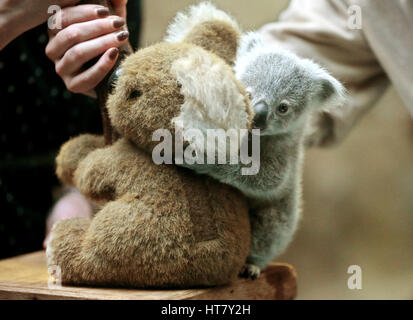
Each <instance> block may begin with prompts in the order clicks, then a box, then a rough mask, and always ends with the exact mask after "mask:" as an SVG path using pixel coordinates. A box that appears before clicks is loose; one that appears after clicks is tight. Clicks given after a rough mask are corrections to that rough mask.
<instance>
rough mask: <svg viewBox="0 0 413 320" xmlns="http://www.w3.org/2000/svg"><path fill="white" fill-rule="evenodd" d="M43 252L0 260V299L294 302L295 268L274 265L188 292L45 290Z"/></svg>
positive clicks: (66, 288)
mask: <svg viewBox="0 0 413 320" xmlns="http://www.w3.org/2000/svg"><path fill="white" fill-rule="evenodd" d="M48 279H49V274H48V273H47V268H46V257H45V254H44V252H43V251H39V252H35V253H30V254H26V255H22V256H18V257H15V258H10V259H6V260H1V261H0V299H97V300H131V299H133V300H153V299H156V300H159V299H161V300H163V299H165V300H187V299H199V300H202V299H211V300H213V299H225V300H227V299H228V300H230V299H239V300H244V299H293V298H294V297H295V296H296V291H297V288H296V286H297V284H296V283H297V282H296V274H295V271H294V268H293V267H292V266H290V265H288V264H282V263H273V264H271V265H270V266H269V267H268V268H267V270H266V271H265V272H264V273H263V274H262V275H261V276H260V277H259V278H258V279H256V280H249V279H248V280H247V279H238V280H237V281H236V282H235V283H233V284H231V285H227V286H222V287H215V288H208V289H191V290H132V289H117V288H91V287H69V286H63V287H59V288H55V287H51V288H49V287H48Z"/></svg>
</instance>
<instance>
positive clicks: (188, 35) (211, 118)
mask: <svg viewBox="0 0 413 320" xmlns="http://www.w3.org/2000/svg"><path fill="white" fill-rule="evenodd" d="M222 13H223V12H221V11H219V10H217V9H215V8H214V7H212V5H209V4H205V5H204V6H202V5H201V6H197V7H196V8H194V9H192V11H191V10H190V11H189V12H188V13H187V15H182V14H181V16H179V15H178V16H177V17H176V18H175V21H174V23H173V24H172V25H171V26H170V27H169V29H168V36H167V37H166V39H165V41H164V42H161V43H158V44H155V45H152V46H150V47H147V48H144V49H141V50H138V51H137V52H135V53H133V54H132V55H130V56H128V57H127V58H126V59H125V60H124V61H123V63H122V64H121V67H120V69H119V70H120V71H119V72H118V73H119V74H118V77H117V79H116V82H115V85H114V88H113V91H112V93H111V94H110V95H109V97H108V103H107V106H108V111H109V116H110V119H111V122H112V125H113V127H114V128H115V130H116V131H117V132H118V133H119V134H120V135H121V136H123V137H126V138H128V139H129V140H131V141H132V142H133V143H134V144H135V145H137V146H138V147H140V148H142V149H144V150H147V151H149V152H150V151H152V149H153V147H154V146H155V145H156V144H157V143H158V142H156V141H155V142H154V141H153V139H152V135H153V133H154V132H155V131H156V130H158V129H166V130H169V132H171V134H172V135H174V133H175V131H176V129H177V128H179V129H180V130H187V129H192V128H196V129H214V128H220V129H248V128H249V127H250V125H251V122H252V119H253V113H252V110H251V108H250V106H249V100H248V95H247V92H246V91H245V89H244V87H243V86H242V85H241V83H240V82H239V81H238V80H237V79H236V78H235V76H234V72H233V70H232V68H231V64H233V61H234V59H235V56H236V49H237V45H238V40H239V38H240V37H239V34H240V31H239V29H238V27H237V25H236V24H235V22H233V21H232V20H231V19H230V18H229V17H228V16H226V15H224V16H223V15H222ZM194 21H196V23H195V22H194Z"/></svg>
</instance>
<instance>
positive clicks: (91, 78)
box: [66, 48, 119, 95]
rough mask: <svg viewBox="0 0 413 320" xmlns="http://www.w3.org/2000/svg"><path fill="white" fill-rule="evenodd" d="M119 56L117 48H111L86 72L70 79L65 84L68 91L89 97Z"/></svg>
mask: <svg viewBox="0 0 413 320" xmlns="http://www.w3.org/2000/svg"><path fill="white" fill-rule="evenodd" d="M118 56H119V49H118V48H111V49H109V50H107V51H106V52H105V54H103V55H102V57H101V58H100V59H99V61H98V62H97V63H96V64H95V65H93V66H92V67H90V68H89V69H88V70H86V71H84V72H82V73H80V74H78V75H77V76H75V77H73V78H71V79H70V80H69V81H68V83H67V84H66V86H67V88H68V90H69V91H72V92H74V93H84V94H88V95H90V94H91V93H92V92H93V89H94V88H95V87H96V86H97V85H98V84H99V83H100V82H101V81H102V80H103V79H104V78H105V77H106V75H107V74H108V72H109V71H110V70H111V69H112V68H113V66H114V65H115V63H116V60H117V58H118Z"/></svg>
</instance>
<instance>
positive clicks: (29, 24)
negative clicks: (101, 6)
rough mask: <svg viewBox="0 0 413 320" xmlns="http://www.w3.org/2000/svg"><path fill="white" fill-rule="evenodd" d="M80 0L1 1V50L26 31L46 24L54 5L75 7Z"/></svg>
mask: <svg viewBox="0 0 413 320" xmlns="http://www.w3.org/2000/svg"><path fill="white" fill-rule="evenodd" d="M78 2H79V0H0V50H2V49H3V48H4V47H5V46H6V45H7V44H8V43H9V42H10V41H12V40H13V39H15V38H16V37H18V36H19V35H20V34H22V33H24V32H25V31H27V30H29V29H31V28H34V27H36V26H38V25H40V24H42V23H43V22H45V21H46V20H47V19H48V17H49V15H50V13H48V8H49V7H50V6H52V5H57V6H59V7H65V6H69V5H70V6H73V5H75V4H76V3H78Z"/></svg>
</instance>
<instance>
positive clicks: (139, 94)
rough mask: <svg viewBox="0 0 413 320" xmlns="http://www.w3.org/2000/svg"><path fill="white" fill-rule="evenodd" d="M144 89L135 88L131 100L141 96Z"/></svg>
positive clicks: (130, 95) (130, 96)
mask: <svg viewBox="0 0 413 320" xmlns="http://www.w3.org/2000/svg"><path fill="white" fill-rule="evenodd" d="M142 94H143V93H142V91H141V90H133V91H132V92H131V93H130V94H129V100H134V99H136V98H139V97H140V96H141V95H142Z"/></svg>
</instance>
